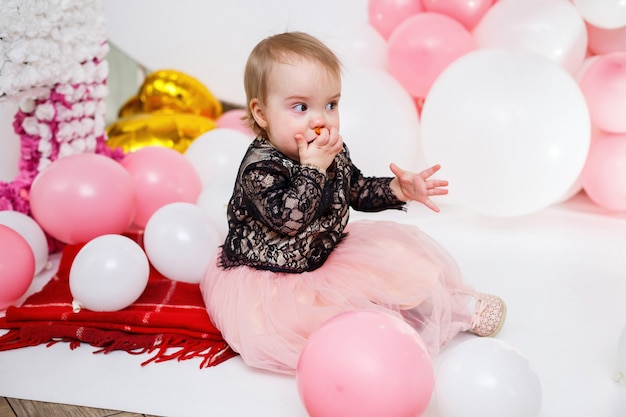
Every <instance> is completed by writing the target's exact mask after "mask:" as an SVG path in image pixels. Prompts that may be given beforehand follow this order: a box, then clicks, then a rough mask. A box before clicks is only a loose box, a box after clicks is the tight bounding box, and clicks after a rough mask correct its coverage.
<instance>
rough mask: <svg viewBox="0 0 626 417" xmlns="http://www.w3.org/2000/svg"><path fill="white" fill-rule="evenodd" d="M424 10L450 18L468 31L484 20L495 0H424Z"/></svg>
mask: <svg viewBox="0 0 626 417" xmlns="http://www.w3.org/2000/svg"><path fill="white" fill-rule="evenodd" d="M422 3H423V4H424V9H426V11H428V12H436V13H441V14H445V15H446V16H449V17H451V18H453V19H455V20H456V21H458V22H459V23H461V24H462V25H463V26H465V27H466V28H467V29H468V30H472V29H473V28H474V26H476V24H477V23H478V22H479V21H480V19H482V18H483V16H484V15H485V13H487V10H489V8H490V7H491V6H492V5H493V3H494V1H493V0H422Z"/></svg>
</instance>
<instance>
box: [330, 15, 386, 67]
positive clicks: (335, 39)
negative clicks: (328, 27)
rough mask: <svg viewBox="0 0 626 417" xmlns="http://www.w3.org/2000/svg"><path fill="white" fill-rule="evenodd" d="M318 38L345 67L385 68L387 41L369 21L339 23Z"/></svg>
mask: <svg viewBox="0 0 626 417" xmlns="http://www.w3.org/2000/svg"><path fill="white" fill-rule="evenodd" d="M320 40H321V41H322V42H324V43H326V45H328V47H329V48H331V49H332V50H333V52H334V53H335V54H336V55H337V57H338V58H339V60H340V61H341V63H342V65H344V66H346V67H350V66H354V65H359V66H364V67H372V68H380V69H385V68H386V64H387V41H385V38H383V36H382V35H381V34H380V33H378V31H377V30H376V29H374V27H373V26H372V25H370V24H369V23H352V24H344V25H339V26H338V27H337V28H336V29H334V30H333V31H331V32H330V33H328V34H327V35H324V36H323V37H321V38H320Z"/></svg>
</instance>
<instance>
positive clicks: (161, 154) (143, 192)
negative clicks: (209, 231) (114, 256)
mask: <svg viewBox="0 0 626 417" xmlns="http://www.w3.org/2000/svg"><path fill="white" fill-rule="evenodd" d="M122 166H123V167H124V168H126V171H127V172H128V173H129V174H130V176H131V178H132V180H133V182H134V185H135V189H136V190H137V191H136V196H137V200H136V209H135V217H134V220H133V223H134V225H135V226H137V227H138V228H140V229H143V228H145V227H146V223H147V222H148V220H149V219H150V217H151V216H152V214H154V212H155V211H157V210H158V209H159V208H161V207H163V206H164V205H166V204H169V203H177V202H183V203H195V202H196V201H197V199H198V196H199V195H200V192H202V181H201V179H200V176H199V175H198V173H197V172H196V170H195V168H194V167H193V165H192V164H191V162H189V161H188V160H187V158H185V157H184V156H183V155H182V154H181V153H180V152H178V151H175V150H173V149H170V148H165V147H162V146H147V147H144V148H141V149H138V150H136V151H135V152H132V153H130V154H128V155H126V157H125V158H124V159H123V160H122Z"/></svg>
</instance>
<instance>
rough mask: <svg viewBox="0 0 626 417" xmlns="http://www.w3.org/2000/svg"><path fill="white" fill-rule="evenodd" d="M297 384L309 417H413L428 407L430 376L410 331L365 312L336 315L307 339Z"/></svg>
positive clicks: (426, 360) (395, 319)
mask: <svg viewBox="0 0 626 417" xmlns="http://www.w3.org/2000/svg"><path fill="white" fill-rule="evenodd" d="M296 382H297V386H298V393H299V395H300V398H301V400H302V402H303V404H304V406H305V408H306V410H307V412H308V413H309V415H310V416H311V417H335V416H345V417H380V416H385V417H409V416H411V417H414V416H419V415H421V414H422V413H423V411H424V410H425V409H426V407H427V406H428V403H429V401H430V398H431V394H432V391H433V387H434V372H433V366H432V362H431V360H430V358H429V356H428V354H427V353H426V348H425V346H424V342H423V340H422V338H421V337H420V336H419V335H418V334H417V332H416V331H415V330H414V329H413V328H412V327H410V326H409V325H408V324H407V323H406V322H404V321H403V320H402V319H400V318H398V317H395V316H392V315H391V314H389V313H384V312H379V311H369V310H368V311H365V310H364V311H353V312H347V313H342V314H339V315H337V316H335V317H334V318H332V319H330V320H328V321H327V322H326V323H324V324H323V325H322V326H320V328H318V329H317V330H316V331H315V332H314V333H313V334H311V336H310V337H309V339H308V340H307V342H306V344H305V346H304V348H303V350H302V353H301V355H300V359H299V361H298V365H297V368H296Z"/></svg>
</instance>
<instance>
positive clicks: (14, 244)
mask: <svg viewBox="0 0 626 417" xmlns="http://www.w3.org/2000/svg"><path fill="white" fill-rule="evenodd" d="M0 247H1V248H2V250H0V311H2V310H5V309H6V308H7V307H9V306H10V305H11V304H13V303H14V302H16V301H17V300H18V299H19V298H20V297H21V296H23V295H24V294H25V293H26V290H28V287H30V284H31V283H32V282H33V277H34V276H35V255H34V254H33V250H32V249H31V247H30V245H29V244H28V242H27V241H26V239H24V238H23V237H22V235H20V234H19V233H18V232H16V231H15V230H13V229H11V228H10V227H8V226H5V225H2V224H0Z"/></svg>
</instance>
